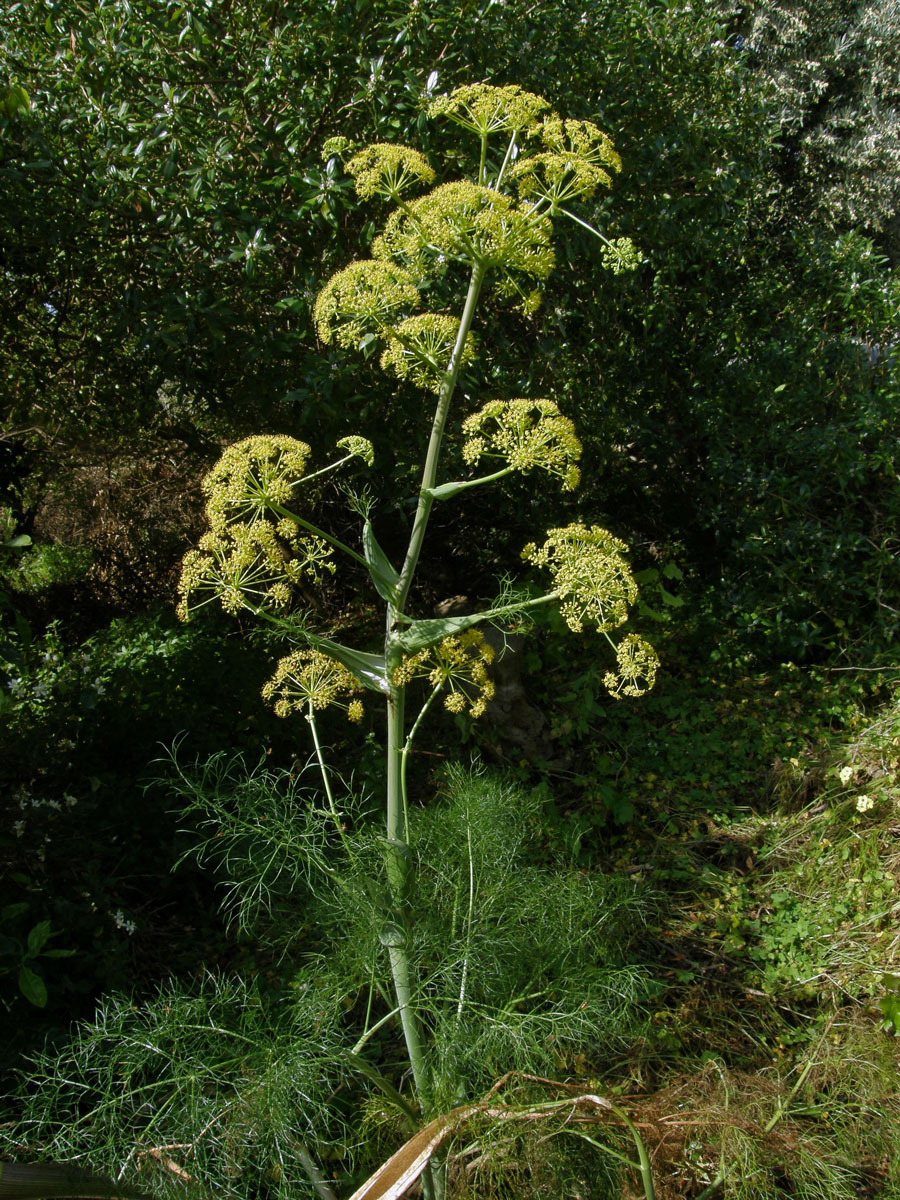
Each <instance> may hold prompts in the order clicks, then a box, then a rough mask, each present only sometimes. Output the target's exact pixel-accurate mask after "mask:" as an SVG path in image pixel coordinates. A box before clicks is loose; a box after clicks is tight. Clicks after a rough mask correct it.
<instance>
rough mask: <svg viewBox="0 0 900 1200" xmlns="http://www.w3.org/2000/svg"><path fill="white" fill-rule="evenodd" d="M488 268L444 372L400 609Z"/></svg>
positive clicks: (476, 278) (478, 274)
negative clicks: (460, 369)
mask: <svg viewBox="0 0 900 1200" xmlns="http://www.w3.org/2000/svg"><path fill="white" fill-rule="evenodd" d="M485 271H486V268H485V267H484V266H483V265H482V264H481V263H476V264H475V265H474V266H473V267H472V277H471V279H470V280H469V291H468V294H467V295H466V303H465V307H464V308H463V314H462V317H461V319H460V322H459V332H458V333H457V335H456V344H455V345H454V347H453V353H452V354H451V355H450V362H449V364H448V366H447V371H446V374H445V375H444V379H443V382H442V384H441V390H440V392H439V393H438V402H437V408H436V409H435V412H434V421H433V422H432V425H431V438H430V440H429V442H428V453H427V455H426V456H425V467H424V469H423V471H422V487H421V489H420V491H419V505H418V508H417V509H416V515H415V519H414V520H413V528H412V534H411V535H410V539H409V548H408V550H407V551H406V560H405V562H404V563H403V570H402V571H401V572H400V582H399V583H398V584H397V604H396V607H397V609H398V611H400V612H402V611H403V608H404V606H405V604H406V598H407V596H408V595H409V589H410V586H411V584H412V579H413V575H414V574H415V570H416V566H417V564H418V562H419V555H420V554H421V553H422V543H423V542H424V540H425V529H426V527H427V525H428V517H429V515H430V513H431V506H432V504H433V503H434V497H433V496H432V495H431V494H430V492H431V488H433V487H434V485H435V483H436V482H437V469H438V460H439V458H440V453H441V441H442V440H443V437H444V426H445V425H446V423H447V414H448V412H449V411H450V401H451V399H452V398H453V392H454V390H455V388H456V380H457V378H458V377H459V368H460V366H461V365H462V356H463V350H464V349H465V345H466V339H467V337H468V336H469V330H470V329H471V327H472V318H473V317H474V316H475V307H476V305H477V304H478V297H479V295H480V293H481V285H482V283H484V276H485Z"/></svg>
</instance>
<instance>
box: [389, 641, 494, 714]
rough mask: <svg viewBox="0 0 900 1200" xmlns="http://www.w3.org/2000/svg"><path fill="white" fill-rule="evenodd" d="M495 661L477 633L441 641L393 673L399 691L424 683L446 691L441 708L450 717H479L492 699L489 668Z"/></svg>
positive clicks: (486, 644)
mask: <svg viewBox="0 0 900 1200" xmlns="http://www.w3.org/2000/svg"><path fill="white" fill-rule="evenodd" d="M493 661H494V648H493V646H492V645H491V644H490V642H488V641H487V639H486V638H485V636H484V634H483V633H482V632H481V630H480V629H467V630H466V631H465V632H464V633H459V634H454V635H452V636H451V637H445V638H442V640H441V641H439V642H437V643H436V644H435V645H434V646H429V647H427V648H426V649H425V650H420V651H419V652H418V653H417V654H411V655H409V656H407V657H405V658H404V659H403V661H402V663H401V664H400V666H399V667H397V669H396V670H395V671H394V683H395V684H396V685H397V686H398V687H402V686H404V685H406V684H408V683H409V682H410V681H411V680H413V679H427V680H428V682H429V683H430V684H431V686H432V687H434V688H440V687H447V688H449V691H448V692H447V695H446V696H445V697H444V707H445V708H446V709H448V711H450V712H452V713H461V712H464V711H465V709H466V707H467V706H468V709H469V715H470V716H472V717H480V716H481V714H482V713H483V712H484V710H485V708H486V707H487V702H488V701H489V700H492V699H493V697H494V681H493V680H492V679H491V677H490V675H489V674H488V670H487V669H488V667H489V666H490V664H491V663H492V662H493Z"/></svg>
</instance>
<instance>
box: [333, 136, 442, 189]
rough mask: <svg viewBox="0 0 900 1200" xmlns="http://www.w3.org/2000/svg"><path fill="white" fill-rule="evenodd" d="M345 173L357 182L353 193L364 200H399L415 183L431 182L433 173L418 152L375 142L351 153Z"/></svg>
mask: <svg viewBox="0 0 900 1200" xmlns="http://www.w3.org/2000/svg"><path fill="white" fill-rule="evenodd" d="M347 173H348V175H352V176H353V178H354V180H355V181H356V193H357V195H358V196H360V197H361V198H362V199H363V200H371V198H372V197H373V196H383V197H384V198H385V200H399V199H400V197H401V196H402V195H403V193H404V192H405V191H407V190H408V188H409V187H410V186H412V185H414V184H415V183H426V184H432V183H434V171H433V170H432V169H431V167H430V166H429V165H428V163H427V162H426V161H425V158H424V157H423V156H422V155H421V154H420V153H419V152H418V150H412V149H410V147H409V146H396V145H393V144H392V143H390V142H375V143H374V144H373V145H371V146H367V147H366V148H365V150H360V152H359V154H354V156H353V158H351V159H350V161H349V162H348V163H347Z"/></svg>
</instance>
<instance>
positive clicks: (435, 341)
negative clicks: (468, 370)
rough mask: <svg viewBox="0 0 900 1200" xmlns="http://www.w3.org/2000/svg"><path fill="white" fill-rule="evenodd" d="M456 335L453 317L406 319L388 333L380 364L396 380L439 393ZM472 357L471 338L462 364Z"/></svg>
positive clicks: (457, 331)
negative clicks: (391, 372)
mask: <svg viewBox="0 0 900 1200" xmlns="http://www.w3.org/2000/svg"><path fill="white" fill-rule="evenodd" d="M458 333H459V321H458V320H457V318H456V317H446V316H441V315H440V314H438V313H423V314H422V315H420V316H416V317H407V319H406V320H405V321H401V322H400V324H399V325H395V326H393V327H392V328H391V329H389V330H388V344H387V349H386V350H385V351H384V353H383V354H382V356H381V365H382V367H383V368H384V369H385V370H386V371H388V370H389V371H393V373H394V374H395V375H396V376H397V377H398V378H399V379H409V380H411V381H412V382H413V383H415V384H417V385H418V386H419V387H422V388H427V389H428V390H429V391H432V392H438V391H440V387H441V382H442V380H443V377H444V372H445V371H446V370H447V367H448V365H449V363H450V356H451V354H452V353H453V347H454V346H455V344H456V337H457V334H458ZM474 356H475V355H474V350H473V347H472V338H471V337H469V338H467V339H466V345H465V347H464V349H463V354H462V361H463V362H464V363H467V362H471V361H472V359H473V358H474Z"/></svg>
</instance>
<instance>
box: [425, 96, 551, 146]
mask: <svg viewBox="0 0 900 1200" xmlns="http://www.w3.org/2000/svg"><path fill="white" fill-rule="evenodd" d="M549 107H550V105H549V104H548V103H547V101H546V100H545V99H544V98H543V96H535V95H534V93H533V92H525V91H523V90H522V88H520V87H516V86H515V85H514V84H511V85H510V86H508V87H493V86H492V85H491V84H488V83H469V84H465V85H464V86H463V87H458V88H456V90H455V91H453V92H451V93H450V95H449V96H437V97H435V99H434V100H432V102H431V104H430V105H429V106H428V110H427V111H428V116H429V117H447V118H448V119H449V120H451V121H453V122H454V123H455V124H457V125H461V126H462V127H463V128H464V129H471V130H472V132H473V133H477V134H478V135H479V136H480V137H486V136H487V135H488V134H489V133H495V132H497V131H501V130H502V131H504V132H507V133H536V132H537V129H538V117H539V115H540V114H541V113H542V112H544V111H545V109H548V108H549Z"/></svg>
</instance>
